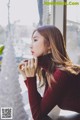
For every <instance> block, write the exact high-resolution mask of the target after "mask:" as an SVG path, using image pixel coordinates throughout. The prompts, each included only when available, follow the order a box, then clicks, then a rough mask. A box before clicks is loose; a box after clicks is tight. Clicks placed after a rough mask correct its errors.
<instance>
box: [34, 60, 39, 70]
mask: <svg viewBox="0 0 80 120" xmlns="http://www.w3.org/2000/svg"><path fill="white" fill-rule="evenodd" d="M34 59H35V68H37V64H38V59H37V58H34Z"/></svg>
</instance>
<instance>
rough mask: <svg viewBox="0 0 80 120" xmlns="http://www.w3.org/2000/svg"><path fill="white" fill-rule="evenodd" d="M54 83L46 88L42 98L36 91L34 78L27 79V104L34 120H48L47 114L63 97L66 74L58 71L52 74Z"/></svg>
mask: <svg viewBox="0 0 80 120" xmlns="http://www.w3.org/2000/svg"><path fill="white" fill-rule="evenodd" d="M53 76H54V79H55V81H56V83H54V82H53V83H52V87H49V86H48V88H47V90H46V92H45V94H44V96H43V97H41V95H40V94H39V92H38V91H37V85H36V77H28V78H27V79H26V80H25V84H26V85H27V88H28V96H29V103H30V108H31V112H32V116H33V118H34V120H48V119H47V114H48V113H49V112H50V111H51V110H52V109H53V108H54V107H55V105H57V104H58V103H59V102H60V101H61V99H62V98H63V96H64V92H65V88H66V87H65V84H66V82H65V81H66V74H64V72H62V71H60V70H58V71H56V72H55V73H54V74H53Z"/></svg>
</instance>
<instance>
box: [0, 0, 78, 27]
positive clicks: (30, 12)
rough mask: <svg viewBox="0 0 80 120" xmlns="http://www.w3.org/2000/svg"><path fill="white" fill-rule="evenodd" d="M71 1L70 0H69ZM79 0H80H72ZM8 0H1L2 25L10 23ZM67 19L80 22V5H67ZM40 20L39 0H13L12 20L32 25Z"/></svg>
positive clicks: (11, 6)
mask: <svg viewBox="0 0 80 120" xmlns="http://www.w3.org/2000/svg"><path fill="white" fill-rule="evenodd" d="M68 1H70V0H68ZM71 1H75V2H76V1H79V3H80V0H71ZM7 3H8V0H0V25H2V26H5V25H7V23H8V7H7ZM67 7H68V8H67V19H69V20H74V21H76V22H80V5H77V6H67ZM38 20H39V15H38V7H37V0H11V4H10V22H11V23H14V22H16V24H22V25H32V24H33V23H37V22H38Z"/></svg>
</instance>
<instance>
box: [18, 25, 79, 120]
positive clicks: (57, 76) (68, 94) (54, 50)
mask: <svg viewBox="0 0 80 120" xmlns="http://www.w3.org/2000/svg"><path fill="white" fill-rule="evenodd" d="M31 52H32V55H33V56H34V58H33V59H30V60H27V61H23V62H22V63H20V65H19V71H20V73H21V74H22V75H23V77H24V78H25V84H26V86H27V88H28V96H29V103H30V108H31V112H32V116H33V119H34V120H49V118H48V116H47V114H48V113H49V112H50V111H51V110H52V109H53V108H54V107H55V106H56V105H58V106H59V107H60V108H61V109H65V110H71V111H76V112H78V113H80V67H79V66H77V65H73V63H72V62H71V60H70V58H69V56H68V55H67V52H66V47H65V43H64V39H63V37H62V34H61V32H60V31H59V29H58V28H56V27H54V26H42V27H39V28H37V29H36V30H35V31H34V32H33V34H32V44H31ZM22 66H24V67H23V69H22ZM37 78H38V79H39V80H40V82H42V81H43V85H45V91H44V95H43V97H41V95H40V94H39V93H38V91H37V84H36V81H37Z"/></svg>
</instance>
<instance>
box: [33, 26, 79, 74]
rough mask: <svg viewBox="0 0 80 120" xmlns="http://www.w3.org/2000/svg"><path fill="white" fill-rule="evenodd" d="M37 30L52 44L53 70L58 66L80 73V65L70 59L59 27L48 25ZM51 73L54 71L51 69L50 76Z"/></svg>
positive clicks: (70, 71)
mask: <svg viewBox="0 0 80 120" xmlns="http://www.w3.org/2000/svg"><path fill="white" fill-rule="evenodd" d="M35 31H38V32H39V33H40V34H41V35H42V36H43V37H44V38H45V40H46V42H49V44H50V47H51V53H52V60H53V62H52V64H53V65H52V66H53V68H51V69H52V70H54V69H55V67H57V68H59V69H61V70H63V71H67V72H68V73H71V74H75V75H77V74H78V73H80V66H78V65H74V64H73V63H72V61H71V60H70V58H69V56H68V54H67V52H66V45H65V41H64V38H63V36H62V34H61V32H60V30H59V29H58V28H57V27H55V26H52V25H46V26H41V27H38V28H37V29H36V30H34V32H35ZM34 32H33V34H34ZM33 34H32V35H33ZM51 74H52V73H51V71H50V69H49V75H48V76H50V75H51Z"/></svg>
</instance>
